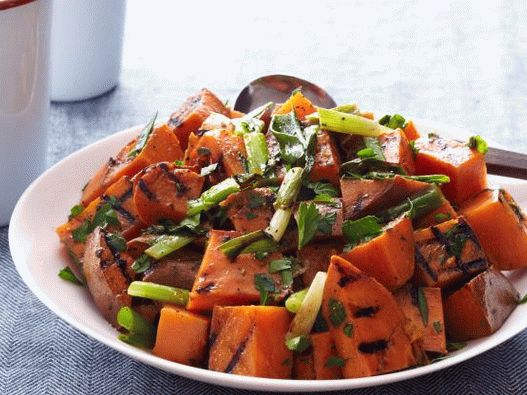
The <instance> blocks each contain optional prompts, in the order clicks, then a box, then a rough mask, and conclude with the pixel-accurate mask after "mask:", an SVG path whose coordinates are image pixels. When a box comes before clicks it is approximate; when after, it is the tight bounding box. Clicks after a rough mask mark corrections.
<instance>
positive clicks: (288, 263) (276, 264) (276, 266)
mask: <svg viewBox="0 0 527 395" xmlns="http://www.w3.org/2000/svg"><path fill="white" fill-rule="evenodd" d="M292 264H293V261H292V259H291V258H280V259H275V260H274V261H271V262H269V273H277V272H281V271H282V270H288V269H291V267H292Z"/></svg>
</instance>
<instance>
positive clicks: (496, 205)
mask: <svg viewBox="0 0 527 395" xmlns="http://www.w3.org/2000/svg"><path fill="white" fill-rule="evenodd" d="M461 214H463V215H464V216H465V218H466V219H467V221H468V222H469V223H470V226H472V229H474V232H475V233H476V235H477V236H478V239H479V241H480V242H481V246H482V247H483V251H485V255H486V256H487V258H488V260H489V262H490V263H491V264H493V265H494V267H496V268H497V269H500V270H512V269H519V268H522V267H527V218H526V217H525V214H523V212H522V210H521V208H520V207H519V206H518V205H517V204H516V202H515V201H514V199H513V198H512V196H511V195H510V194H509V193H508V192H507V191H505V190H503V189H499V190H498V189H494V190H485V191H483V192H481V193H480V194H479V195H477V196H476V197H475V198H474V199H472V200H469V201H467V202H466V203H465V204H464V205H463V207H462V208H461Z"/></svg>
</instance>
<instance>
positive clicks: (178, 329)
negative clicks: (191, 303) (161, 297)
mask: <svg viewBox="0 0 527 395" xmlns="http://www.w3.org/2000/svg"><path fill="white" fill-rule="evenodd" d="M208 338H209V319H208V318H207V317H204V316H202V315H198V314H193V313H190V312H188V311H185V310H184V309H182V308H179V307H176V306H173V305H169V304H166V305H165V306H164V307H163V308H162V309H161V314H160V316H159V324H158V326H157V334H156V343H155V345H154V348H153V350H152V352H153V353H154V355H157V356H158V357H161V358H164V359H168V360H169V361H174V362H178V363H182V364H185V365H192V366H202V364H203V362H205V360H206V357H207V343H208Z"/></svg>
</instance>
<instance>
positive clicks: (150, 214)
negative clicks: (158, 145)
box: [134, 162, 204, 225]
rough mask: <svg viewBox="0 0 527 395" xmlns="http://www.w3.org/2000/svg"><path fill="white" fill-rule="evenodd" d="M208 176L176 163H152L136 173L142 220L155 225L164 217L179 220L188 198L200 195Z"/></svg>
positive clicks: (184, 211) (135, 191) (185, 209)
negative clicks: (205, 177) (180, 166)
mask: <svg viewBox="0 0 527 395" xmlns="http://www.w3.org/2000/svg"><path fill="white" fill-rule="evenodd" d="M203 182H204V178H203V177H201V176H200V175H199V174H196V173H194V172H193V171H192V170H189V169H182V168H177V167H176V166H175V165H174V164H172V163H167V162H161V163H156V164H154V165H151V166H149V167H147V168H146V169H144V171H142V172H141V173H139V174H138V175H137V176H136V177H134V183H135V189H134V202H135V205H136V207H137V211H138V212H139V216H140V217H141V220H142V221H143V222H144V223H145V224H147V225H152V224H155V223H157V222H158V221H159V220H161V219H165V220H172V221H174V222H176V223H177V222H179V221H181V220H182V219H183V218H185V217H186V215H187V202H188V201H189V200H191V199H195V198H197V197H199V195H200V194H201V189H202V188H203Z"/></svg>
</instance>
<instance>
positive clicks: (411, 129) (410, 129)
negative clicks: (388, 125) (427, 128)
mask: <svg viewBox="0 0 527 395" xmlns="http://www.w3.org/2000/svg"><path fill="white" fill-rule="evenodd" d="M403 132H404V134H405V135H406V138H407V139H408V141H415V140H417V139H418V138H419V137H421V135H420V134H419V131H418V130H417V128H416V127H415V124H414V121H412V120H409V121H408V122H406V125H405V126H404V128H403Z"/></svg>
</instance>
